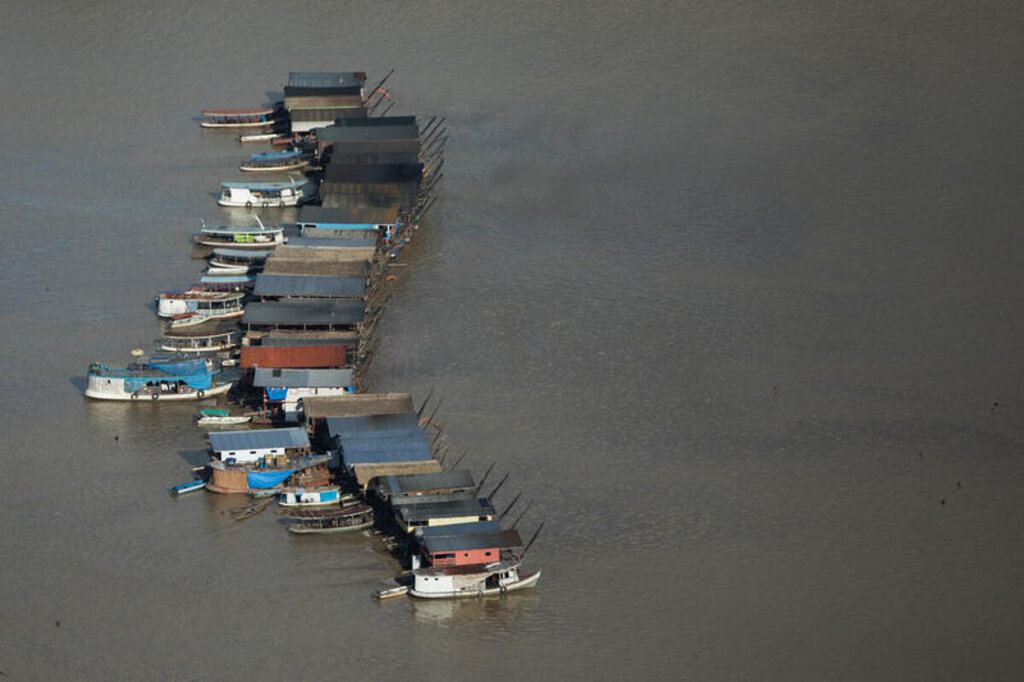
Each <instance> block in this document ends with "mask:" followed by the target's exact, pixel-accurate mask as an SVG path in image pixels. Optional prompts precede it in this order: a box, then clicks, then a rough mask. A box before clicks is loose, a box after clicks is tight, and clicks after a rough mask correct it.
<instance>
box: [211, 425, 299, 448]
mask: <svg viewBox="0 0 1024 682" xmlns="http://www.w3.org/2000/svg"><path fill="white" fill-rule="evenodd" d="M209 438H210V449H211V450H213V451H214V452H224V451H226V450H265V449H269V448H308V447H309V437H308V436H306V431H305V429H302V428H299V427H294V428H290V429H263V430H260V431H211V432H210V434H209Z"/></svg>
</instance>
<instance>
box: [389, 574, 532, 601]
mask: <svg viewBox="0 0 1024 682" xmlns="http://www.w3.org/2000/svg"><path fill="white" fill-rule="evenodd" d="M539 580H540V569H537V570H536V571H534V572H533V573H530V574H528V575H526V576H523V577H521V578H520V579H519V580H517V581H516V582H514V583H511V584H510V585H505V586H503V587H492V588H485V589H479V590H459V591H457V592H420V591H418V590H416V589H415V588H412V589H410V590H409V595H410V596H412V597H416V598H417V599H468V598H475V597H497V596H501V595H503V594H505V593H507V592H516V591H518V590H526V589H529V588H531V587H535V586H536V585H537V581H539Z"/></svg>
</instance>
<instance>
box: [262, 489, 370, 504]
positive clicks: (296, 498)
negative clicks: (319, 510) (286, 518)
mask: <svg viewBox="0 0 1024 682" xmlns="http://www.w3.org/2000/svg"><path fill="white" fill-rule="evenodd" d="M343 497H347V498H349V499H352V497H353V496H351V495H348V496H343V495H342V493H341V488H339V487H338V486H336V485H325V486H320V487H318V488H286V489H283V490H282V491H281V496H280V499H278V504H280V505H281V506H282V507H324V506H329V505H336V504H341V502H342V498H343Z"/></svg>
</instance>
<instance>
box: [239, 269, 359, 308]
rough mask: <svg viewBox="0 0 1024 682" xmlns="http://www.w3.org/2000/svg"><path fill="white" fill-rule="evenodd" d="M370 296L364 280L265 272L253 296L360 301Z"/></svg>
mask: <svg viewBox="0 0 1024 682" xmlns="http://www.w3.org/2000/svg"><path fill="white" fill-rule="evenodd" d="M365 293H366V279H365V278H363V277H335V276H332V275H294V274H276V273H268V272H262V273H260V274H259V275H257V276H256V282H255V284H254V286H253V295H254V296H258V297H259V298H260V299H261V300H264V301H266V300H267V299H279V298H313V299H356V300H361V299H362V297H363V294H365Z"/></svg>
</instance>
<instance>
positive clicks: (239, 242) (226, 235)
mask: <svg viewBox="0 0 1024 682" xmlns="http://www.w3.org/2000/svg"><path fill="white" fill-rule="evenodd" d="M195 242H196V244H198V245H200V246H212V247H215V248H216V247H223V248H230V249H232V250H238V249H246V250H249V249H261V251H260V253H264V254H266V255H264V256H263V260H264V261H265V260H266V259H267V255H269V253H270V252H269V251H267V249H272V248H274V247H275V246H277V245H278V244H284V228H281V227H264V226H263V225H262V224H260V225H255V226H251V225H247V226H244V227H236V226H233V225H209V226H207V225H203V228H202V229H201V230H200V231H199V234H197V235H196V236H195ZM236 262H237V260H236Z"/></svg>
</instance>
